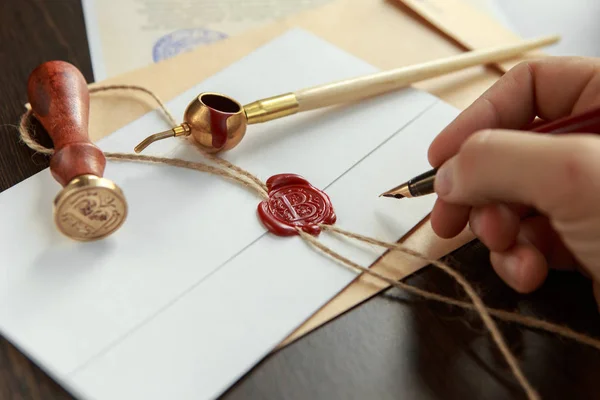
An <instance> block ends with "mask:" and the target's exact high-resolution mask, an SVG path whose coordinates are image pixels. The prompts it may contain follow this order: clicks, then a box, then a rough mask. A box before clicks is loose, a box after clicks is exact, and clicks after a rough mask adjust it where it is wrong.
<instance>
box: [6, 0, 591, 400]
mask: <svg viewBox="0 0 600 400" xmlns="http://www.w3.org/2000/svg"><path fill="white" fill-rule="evenodd" d="M54 59H60V60H64V61H68V62H70V63H72V64H74V65H75V66H77V67H78V68H79V69H80V70H81V71H82V72H83V74H84V76H85V78H86V80H87V81H88V82H91V81H93V74H92V70H91V63H90V57H89V52H88V45H87V39H86V33H85V26H84V22H83V14H82V10H81V4H80V0H61V1H50V0H18V1H17V0H0V190H6V189H8V188H10V187H11V186H13V185H15V184H17V183H18V182H20V181H22V180H23V179H25V178H27V177H29V176H31V175H32V174H34V173H36V172H38V171H40V170H41V169H43V168H46V167H47V166H48V161H47V160H46V158H45V157H43V156H40V155H33V153H32V152H31V151H30V150H29V149H28V148H27V147H26V146H24V145H23V144H21V143H19V140H18V138H17V131H16V125H17V123H18V119H19V117H20V115H21V114H22V113H23V111H24V108H23V104H24V103H25V102H26V101H27V93H26V87H27V78H28V76H29V74H30V73H31V71H32V70H33V69H34V68H35V67H36V66H37V65H39V64H40V63H42V62H44V61H49V60H54ZM38 131H40V132H42V130H41V128H40V129H38ZM40 140H41V141H42V142H43V143H45V144H47V145H49V144H50V142H49V140H48V137H47V136H45V135H43V134H42V133H40ZM0 223H1V221H0ZM18 248H19V246H15V249H16V250H15V251H20V250H18ZM1 257H2V256H1V255H0V262H1ZM451 260H452V262H453V264H454V265H456V266H457V268H458V269H459V270H460V271H462V272H463V273H464V274H466V276H467V278H468V279H469V280H470V281H471V282H474V283H476V285H477V287H478V289H479V291H480V293H481V294H482V296H483V299H484V301H485V302H486V303H487V304H488V305H490V306H493V307H500V308H505V309H508V310H518V311H520V312H523V313H526V314H530V315H536V316H538V317H541V318H545V319H548V320H551V321H554V322H557V323H561V324H565V325H568V326H570V327H572V328H574V329H576V330H578V331H581V332H585V333H588V334H592V335H595V336H597V337H600V318H599V315H598V310H597V308H596V305H595V303H594V301H593V297H592V292H591V285H590V283H589V281H587V280H586V279H584V278H582V277H581V276H580V275H578V274H577V273H569V272H562V273H558V272H553V273H551V274H550V276H549V278H548V280H547V282H546V283H545V285H544V286H543V287H542V288H541V289H540V290H539V291H537V292H535V293H533V294H531V295H527V296H521V295H517V294H516V293H514V292H513V291H512V290H510V289H509V288H507V287H506V286H505V285H504V284H503V283H502V282H501V281H500V280H499V279H498V278H497V277H496V276H495V275H494V273H493V272H492V270H491V267H490V265H489V262H488V253H487V251H486V249H485V248H484V247H483V246H481V244H480V243H479V242H474V243H471V244H469V245H467V246H465V247H463V248H461V249H459V250H457V251H456V252H455V253H454V254H453V255H452V257H451ZM407 282H408V283H410V284H413V285H416V286H419V287H422V288H427V289H429V290H435V291H438V292H440V293H443V294H447V295H452V296H457V297H460V298H465V296H464V295H463V293H462V291H461V290H460V289H459V287H458V285H457V284H456V283H455V282H453V281H452V280H451V279H449V278H448V277H446V276H445V275H444V274H443V273H441V272H439V271H437V270H435V269H432V268H425V269H423V270H421V271H420V272H419V273H417V274H415V275H413V276H411V277H410V278H409V279H407ZM3 306H6V305H3ZM500 327H501V328H502V332H503V333H504V335H505V336H506V338H507V340H508V341H509V344H510V346H511V349H512V350H513V351H514V352H515V354H516V355H517V357H518V359H519V361H520V363H521V364H522V366H523V368H524V372H525V374H526V375H527V377H528V378H529V379H530V380H531V381H532V383H533V385H534V386H535V387H536V388H537V389H538V390H539V391H540V393H541V395H542V398H544V399H599V398H600V380H599V379H598V378H597V376H598V373H599V372H600V352H598V351H596V350H593V349H590V348H588V347H586V346H582V345H578V344H575V343H573V342H571V341H568V340H564V339H560V338H556V337H553V336H550V335H547V334H544V333H540V332H536V331H533V330H526V329H522V328H520V327H517V326H514V325H511V324H500ZM39 328H40V329H44V327H43V326H40V327H39ZM160 345H161V343H156V346H160ZM223 398H225V399H236V400H237V399H249V398H251V399H283V398H285V399H290V400H294V399H328V400H333V399H406V400H408V399H411V400H412V399H424V400H427V399H460V400H464V399H493V400H499V399H521V398H524V396H523V393H522V391H521V390H520V388H519V387H518V386H517V384H516V383H515V380H514V379H513V377H512V375H511V374H510V371H508V369H507V367H506V365H505V363H504V362H503V360H502V358H501V357H500V355H499V354H498V352H497V351H496V349H495V347H494V345H493V343H492V342H491V340H490V338H489V335H488V334H487V333H486V331H485V329H484V327H483V326H482V324H481V323H480V321H479V319H478V318H477V316H476V315H474V314H472V313H468V312H464V311H462V310H459V309H455V308H452V307H447V306H443V305H440V304H437V303H433V302H428V301H423V300H421V299H418V298H415V297H412V296H409V295H407V294H405V293H402V292H400V291H398V290H395V289H393V290H389V291H387V292H385V293H383V294H381V295H379V296H376V297H374V298H372V299H371V300H370V301H368V302H366V303H364V304H363V305H361V306H359V307H356V308H355V309H353V310H351V311H349V312H347V313H346V314H344V315H343V316H341V317H339V318H337V319H336V320H334V321H331V322H330V323H328V324H326V325H325V326H323V327H322V328H320V329H318V330H316V331H315V332H313V333H312V334H310V335H308V336H306V337H304V338H302V339H300V340H299V341H297V342H295V343H293V344H292V345H290V346H288V347H286V348H284V349H282V350H280V351H278V352H276V353H274V354H272V355H271V356H269V357H268V358H266V359H265V360H263V361H262V362H261V363H259V364H258V365H257V366H256V367H255V368H254V369H253V370H252V371H250V372H249V373H248V374H247V375H246V376H244V377H243V378H242V379H241V380H240V381H239V382H238V383H237V384H236V385H234V386H233V387H232V388H231V389H230V390H229V391H227V392H226V393H225V394H224V396H223ZM0 399H1V400H14V399H32V400H38V399H44V400H53V399H72V397H71V396H70V395H69V394H68V393H67V392H66V391H64V390H63V389H62V388H61V387H60V386H59V385H57V384H56V383H54V382H53V381H52V379H50V378H49V377H48V376H47V375H46V374H45V373H44V372H43V371H42V370H40V369H39V368H38V367H37V366H36V365H35V364H33V363H32V362H30V361H29V360H28V359H27V357H26V356H24V355H23V354H22V353H21V352H19V350H18V349H16V348H15V347H14V346H13V345H11V344H10V343H9V342H8V341H7V340H5V339H3V338H0Z"/></svg>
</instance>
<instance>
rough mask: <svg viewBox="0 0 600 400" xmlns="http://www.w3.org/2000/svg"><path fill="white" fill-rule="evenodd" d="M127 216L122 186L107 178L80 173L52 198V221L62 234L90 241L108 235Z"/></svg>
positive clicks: (118, 226) (117, 227) (121, 223)
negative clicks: (80, 174)
mask: <svg viewBox="0 0 600 400" xmlns="http://www.w3.org/2000/svg"><path fill="white" fill-rule="evenodd" d="M126 217H127V201H126V200H125V196H124V195H123V192H122V191H121V189H120V188H119V187H118V186H117V185H115V184H114V183H113V182H112V181H110V180H108V179H106V178H99V177H97V176H95V175H82V176H79V177H77V178H75V179H73V180H72V181H71V182H69V184H67V185H66V186H65V187H64V188H63V189H62V190H61V191H60V193H59V194H58V195H57V196H56V198H55V199H54V222H55V224H56V226H57V227H58V230H59V231H60V232H61V233H62V234H64V235H65V236H67V237H69V238H71V239H75V240H78V241H83V242H87V241H93V240H98V239H102V238H104V237H106V236H109V235H111V234H112V233H113V232H115V231H116V230H117V229H119V228H120V227H121V225H123V222H125V219H126Z"/></svg>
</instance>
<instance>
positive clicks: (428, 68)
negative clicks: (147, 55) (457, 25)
mask: <svg viewBox="0 0 600 400" xmlns="http://www.w3.org/2000/svg"><path fill="white" fill-rule="evenodd" d="M558 40H559V37H558V36H544V37H541V38H536V39H529V40H524V41H521V42H520V43H517V44H513V45H509V46H500V47H493V48H489V49H484V50H476V51H471V52H467V53H463V54H460V55H458V56H454V57H448V58H444V59H440V60H435V61H430V62H426V63H423V64H417V65H412V66H408V67H402V68H397V69H393V70H389V71H384V72H379V73H375V74H371V75H365V76H360V77H356V78H351V79H347V80H342V81H338V82H333V83H328V84H325V85H320V86H315V87H311V88H307V89H302V90H299V91H296V92H294V93H285V94H282V95H278V96H274V97H269V98H265V99H262V100H257V101H254V102H252V103H250V104H247V105H245V106H242V105H241V104H240V103H238V102H237V101H235V100H234V99H232V98H230V97H227V96H225V95H223V94H219V93H201V94H200V95H198V96H197V97H196V98H195V99H194V100H193V101H192V102H191V103H190V104H189V105H188V107H187V109H186V110H185V113H184V122H183V123H182V124H181V125H179V126H177V127H175V128H173V129H170V130H168V131H165V132H161V133H157V134H154V135H152V136H149V137H148V138H146V139H144V140H143V141H142V142H141V143H140V144H138V145H137V146H136V147H135V151H136V152H137V153H139V152H141V151H142V150H144V149H145V148H146V147H148V146H149V145H150V144H151V143H153V142H155V141H157V140H161V139H166V138H169V137H176V136H189V135H192V137H193V138H194V139H195V141H196V142H197V143H198V144H199V145H200V146H201V147H202V148H203V149H205V150H206V151H208V152H210V153H217V152H220V151H225V150H229V149H232V148H234V147H235V146H237V145H238V143H239V142H240V141H241V140H242V138H243V137H244V134H245V133H246V126H247V125H250V124H257V123H260V122H266V121H271V120H274V119H277V118H281V117H285V116H288V115H292V114H296V113H298V112H302V111H309V110H314V109H317V108H322V107H328V106H332V105H336V104H340V103H348V102H353V101H356V100H361V99H364V98H367V97H370V96H374V95H378V94H382V93H386V92H390V91H392V90H395V89H399V88H401V87H405V86H408V85H410V84H412V83H415V82H419V81H423V80H426V79H429V78H433V77H437V76H440V75H443V74H447V73H450V72H454V71H458V70H460V69H464V68H468V67H471V66H476V65H485V64H490V63H495V62H499V61H505V60H508V59H511V58H513V57H516V56H518V55H520V54H522V53H525V52H527V51H530V50H533V49H537V48H540V47H544V46H547V45H550V44H553V43H556V42H557V41H558Z"/></svg>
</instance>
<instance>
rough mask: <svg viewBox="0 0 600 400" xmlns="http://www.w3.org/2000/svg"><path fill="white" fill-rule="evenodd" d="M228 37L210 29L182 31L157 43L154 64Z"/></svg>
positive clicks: (170, 34) (153, 49) (169, 35)
mask: <svg viewBox="0 0 600 400" xmlns="http://www.w3.org/2000/svg"><path fill="white" fill-rule="evenodd" d="M226 37H227V35H226V34H224V33H222V32H217V31H211V30H208V29H201V28H198V29H180V30H178V31H175V32H172V33H169V34H168V35H165V36H163V37H161V38H160V39H158V40H157V41H156V44H154V47H153V48H152V58H153V59H154V62H159V61H162V60H166V59H168V58H171V57H174V56H176V55H178V54H181V53H184V52H186V51H190V50H192V49H194V48H196V47H198V46H200V45H203V44H209V43H213V42H216V41H219V40H221V39H225V38H226Z"/></svg>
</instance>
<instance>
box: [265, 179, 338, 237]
mask: <svg viewBox="0 0 600 400" xmlns="http://www.w3.org/2000/svg"><path fill="white" fill-rule="evenodd" d="M267 188H268V190H269V198H268V199H267V200H264V201H262V202H261V203H260V204H259V205H258V215H259V217H260V219H261V221H262V223H263V224H264V225H265V226H266V227H267V229H269V231H271V232H272V233H274V234H276V235H279V236H291V235H296V234H298V231H297V229H298V228H300V229H302V230H303V231H304V232H307V233H310V234H312V235H318V234H319V233H320V232H321V228H320V227H319V224H333V223H335V220H336V215H335V213H334V211H333V207H332V205H331V201H330V199H329V196H327V194H325V192H323V191H321V190H319V189H317V188H316V187H314V186H312V185H311V184H310V183H309V182H308V181H307V180H306V179H304V178H302V177H300V176H298V175H293V174H280V175H275V176H272V177H271V178H269V180H267Z"/></svg>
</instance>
